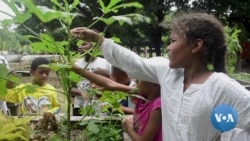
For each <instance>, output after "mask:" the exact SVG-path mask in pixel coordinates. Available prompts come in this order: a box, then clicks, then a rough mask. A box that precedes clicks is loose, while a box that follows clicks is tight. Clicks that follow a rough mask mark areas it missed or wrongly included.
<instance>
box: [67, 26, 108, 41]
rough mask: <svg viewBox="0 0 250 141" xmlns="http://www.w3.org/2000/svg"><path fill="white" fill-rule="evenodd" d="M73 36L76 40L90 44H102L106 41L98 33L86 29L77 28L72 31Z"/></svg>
mask: <svg viewBox="0 0 250 141" xmlns="http://www.w3.org/2000/svg"><path fill="white" fill-rule="evenodd" d="M71 34H72V36H74V37H75V38H78V39H81V40H84V41H88V42H95V43H99V44H101V43H102V41H103V40H104V39H103V37H101V35H99V34H98V33H97V32H95V31H93V30H90V29H88V28H86V27H76V28H73V29H71Z"/></svg>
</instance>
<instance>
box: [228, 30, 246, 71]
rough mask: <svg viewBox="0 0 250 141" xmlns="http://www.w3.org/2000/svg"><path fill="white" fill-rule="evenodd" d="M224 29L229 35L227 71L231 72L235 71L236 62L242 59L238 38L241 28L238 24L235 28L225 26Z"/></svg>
mask: <svg viewBox="0 0 250 141" xmlns="http://www.w3.org/2000/svg"><path fill="white" fill-rule="evenodd" d="M224 30H225V32H226V36H227V55H226V67H227V68H226V70H227V73H229V74H231V73H233V72H235V65H236V62H237V60H238V59H240V53H241V52H242V48H241V46H240V43H239V38H238V37H239V34H240V32H241V30H240V29H238V28H237V27H236V26H235V27H233V28H230V27H228V26H225V27H224Z"/></svg>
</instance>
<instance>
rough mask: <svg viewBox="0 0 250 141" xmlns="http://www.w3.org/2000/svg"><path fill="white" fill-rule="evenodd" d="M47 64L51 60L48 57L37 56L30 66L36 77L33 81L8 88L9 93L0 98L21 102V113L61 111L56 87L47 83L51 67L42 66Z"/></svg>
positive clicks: (35, 113)
mask: <svg viewBox="0 0 250 141" xmlns="http://www.w3.org/2000/svg"><path fill="white" fill-rule="evenodd" d="M47 64H49V61H48V60H47V59H46V58H44V57H38V58H35V59H34V60H33V61H32V63H31V66H30V73H31V75H32V76H33V77H34V78H33V80H32V82H31V83H25V84H20V85H18V86H16V87H14V88H11V89H8V90H7V94H6V95H4V96H0V99H3V100H5V101H8V102H13V103H20V108H21V115H42V114H43V113H44V112H49V113H52V114H57V113H59V111H60V105H59V103H58V101H57V92H56V89H55V87H53V86H52V85H50V84H48V83H47V80H48V78H49V73H50V69H48V68H45V67H42V66H41V65H47Z"/></svg>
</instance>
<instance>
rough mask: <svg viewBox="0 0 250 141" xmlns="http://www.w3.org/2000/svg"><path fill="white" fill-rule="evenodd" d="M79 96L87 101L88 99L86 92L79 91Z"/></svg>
mask: <svg viewBox="0 0 250 141" xmlns="http://www.w3.org/2000/svg"><path fill="white" fill-rule="evenodd" d="M81 96H82V97H83V99H84V100H86V101H88V100H89V96H88V94H87V93H86V92H84V91H81Z"/></svg>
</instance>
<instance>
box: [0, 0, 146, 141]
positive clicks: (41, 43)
mask: <svg viewBox="0 0 250 141" xmlns="http://www.w3.org/2000/svg"><path fill="white" fill-rule="evenodd" d="M3 1H4V2H5V3H6V4H7V5H8V6H9V7H10V8H11V9H12V10H13V12H14V13H15V15H16V16H14V17H13V19H11V20H5V21H4V22H3V23H4V24H12V23H15V24H23V23H24V22H25V21H26V20H28V19H29V18H30V17H31V15H34V16H36V17H37V18H38V19H39V20H40V21H41V24H42V25H43V23H47V22H51V21H53V20H57V21H59V23H60V24H61V25H59V26H60V28H61V29H63V30H64V33H66V39H65V40H63V41H57V40H56V39H55V38H54V37H53V36H52V35H51V33H50V32H49V30H47V28H46V26H44V33H41V34H38V33H36V32H34V31H32V30H31V29H29V27H28V26H27V25H24V27H26V28H27V29H28V30H29V31H30V33H31V34H30V35H26V36H25V37H26V38H28V39H32V41H33V42H32V43H31V44H30V45H31V46H32V49H33V51H34V52H47V53H50V54H57V55H59V60H54V61H55V63H51V64H50V65H49V66H47V67H49V68H50V69H52V70H54V71H55V72H56V73H57V76H58V79H59V80H60V83H61V85H62V88H63V91H62V92H61V91H58V93H60V94H63V95H65V97H66V100H67V102H66V103H67V104H68V105H67V115H66V126H65V128H66V130H67V140H71V130H72V128H73V127H72V125H71V124H70V116H71V115H70V113H71V111H70V110H71V104H70V103H71V95H70V88H71V87H72V82H74V83H77V82H79V81H80V80H81V79H80V78H79V76H78V75H77V74H75V73H73V72H71V71H70V68H71V66H72V64H73V63H74V61H75V59H77V58H78V57H79V56H80V55H79V54H76V53H74V52H71V51H70V49H71V48H72V47H71V45H72V43H73V42H74V40H75V39H74V38H72V37H71V34H70V29H71V24H72V22H73V19H74V18H75V17H76V16H78V14H77V13H72V11H73V10H74V9H75V8H76V6H77V5H78V4H79V0H74V1H73V2H72V3H71V4H70V3H68V1H66V0H63V1H58V0H51V1H50V2H51V3H52V4H53V9H49V8H47V7H41V6H37V5H35V4H34V3H33V2H32V0H19V1H15V0H3ZM16 3H18V4H19V5H23V6H24V7H25V8H26V9H25V11H19V10H18V8H17V7H16ZM98 3H99V4H100V6H101V9H102V12H103V14H102V15H101V16H100V17H96V18H95V19H94V22H93V23H92V24H91V25H89V27H92V26H93V25H94V24H95V23H97V22H100V21H102V22H104V23H105V24H107V27H108V26H110V25H111V24H112V23H114V22H116V21H118V22H119V24H124V23H128V24H132V23H133V22H136V21H144V20H145V19H147V18H146V17H143V16H141V15H139V14H135V13H129V14H125V15H115V16H110V17H107V18H106V17H105V16H106V15H112V14H113V13H117V12H118V11H119V10H120V9H122V8H127V7H135V8H142V5H141V4H139V3H137V2H131V3H122V1H121V0H112V1H110V2H109V3H108V4H107V5H105V4H104V2H103V1H102V0H98ZM0 12H1V11H0ZM107 27H106V29H107ZM103 34H105V30H104V33H103ZM117 41H119V39H117ZM96 46H97V44H96ZM99 54H100V51H99V50H98V48H94V49H93V54H92V55H93V56H95V55H99ZM5 70H6V69H5ZM2 71H3V70H1V74H7V71H5V72H4V73H2ZM1 78H2V79H0V83H2V84H5V83H6V80H7V78H6V75H3V77H1ZM1 86H5V85H1ZM4 90H6V88H5V89H1V93H4ZM105 93H107V92H104V95H105ZM109 95H110V96H114V94H113V93H112V95H111V94H109ZM117 96H118V95H117ZM115 97H116V96H115ZM119 98H121V97H119ZM105 100H109V101H110V103H111V105H113V108H112V109H115V110H118V111H119V108H118V107H117V106H118V104H117V103H118V102H117V100H114V99H113V98H112V97H109V98H107V99H105ZM84 117H85V116H84ZM91 124H92V122H89V123H88V127H91V126H90V125H91ZM111 125H112V124H109V126H108V127H110V128H111ZM100 129H103V130H106V127H105V128H103V127H101V128H100Z"/></svg>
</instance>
